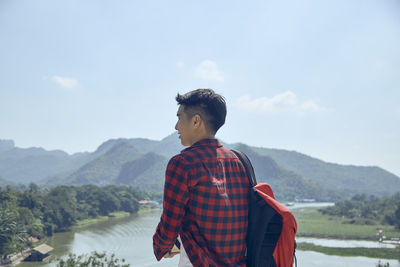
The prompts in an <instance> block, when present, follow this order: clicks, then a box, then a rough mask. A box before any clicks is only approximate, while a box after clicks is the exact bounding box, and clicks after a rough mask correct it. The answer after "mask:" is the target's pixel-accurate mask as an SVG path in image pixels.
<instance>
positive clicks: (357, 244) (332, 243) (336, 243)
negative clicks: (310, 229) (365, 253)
mask: <svg viewBox="0 0 400 267" xmlns="http://www.w3.org/2000/svg"><path fill="white" fill-rule="evenodd" d="M296 241H297V242H298V243H300V242H307V243H312V244H314V245H317V246H323V247H333V248H395V247H396V245H394V244H383V243H379V242H376V241H363V240H340V239H325V238H309V237H297V238H296Z"/></svg>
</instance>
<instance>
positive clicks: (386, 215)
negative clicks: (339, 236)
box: [320, 192, 400, 230]
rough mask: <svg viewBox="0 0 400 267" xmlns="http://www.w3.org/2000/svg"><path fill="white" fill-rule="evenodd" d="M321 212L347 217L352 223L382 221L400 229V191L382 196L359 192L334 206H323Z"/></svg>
mask: <svg viewBox="0 0 400 267" xmlns="http://www.w3.org/2000/svg"><path fill="white" fill-rule="evenodd" d="M320 212H321V213H322V214H326V215H332V216H340V217H344V218H347V219H348V221H347V222H348V223H352V224H369V225H374V224H376V223H382V224H388V225H393V226H395V227H396V228H397V229H399V230H400V192H397V193H396V194H394V195H391V196H385V197H380V198H379V197H376V196H373V195H370V196H367V195H365V194H357V195H355V196H353V197H352V198H351V199H345V200H341V201H339V202H337V203H335V205H334V206H331V207H326V208H322V209H320Z"/></svg>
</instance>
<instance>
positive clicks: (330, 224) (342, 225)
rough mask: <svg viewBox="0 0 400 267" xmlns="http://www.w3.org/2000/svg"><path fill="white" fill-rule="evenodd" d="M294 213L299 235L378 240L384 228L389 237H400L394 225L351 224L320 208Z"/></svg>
mask: <svg viewBox="0 0 400 267" xmlns="http://www.w3.org/2000/svg"><path fill="white" fill-rule="evenodd" d="M293 214H294V215H295V217H296V221H297V226H298V228H297V235H298V236H309V237H321V238H338V239H363V240H377V233H378V231H379V230H382V231H383V234H384V235H385V236H386V237H387V238H395V237H397V238H399V237H400V231H398V230H397V229H396V228H395V227H394V226H391V225H387V224H386V225H383V224H376V225H367V224H364V225H356V224H349V223H347V222H348V219H346V218H343V217H338V216H328V215H324V214H322V213H321V212H319V211H318V208H306V209H298V210H297V209H295V210H293Z"/></svg>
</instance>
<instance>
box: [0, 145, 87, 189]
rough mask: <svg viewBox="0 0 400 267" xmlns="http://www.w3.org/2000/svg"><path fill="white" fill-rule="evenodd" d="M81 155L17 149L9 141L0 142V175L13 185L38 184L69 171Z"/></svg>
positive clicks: (40, 149) (36, 149) (55, 151)
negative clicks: (44, 179) (45, 178)
mask: <svg viewBox="0 0 400 267" xmlns="http://www.w3.org/2000/svg"><path fill="white" fill-rule="evenodd" d="M82 155H83V153H80V154H78V155H74V156H70V155H68V154H67V153H65V152H64V151H61V150H53V151H46V150H44V149H43V148H18V147H15V146H14V142H13V141H10V140H0V175H1V176H2V177H3V179H6V180H8V181H13V182H14V183H26V184H27V183H30V182H35V183H37V182H39V181H41V180H42V179H43V178H44V177H47V176H51V175H55V174H57V173H60V172H62V171H66V170H68V169H71V168H72V167H73V166H74V165H75V164H77V163H78V162H81V161H82Z"/></svg>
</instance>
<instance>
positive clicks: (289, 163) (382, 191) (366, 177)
mask: <svg viewBox="0 0 400 267" xmlns="http://www.w3.org/2000/svg"><path fill="white" fill-rule="evenodd" d="M253 149H254V150H255V151H257V153H259V154H261V155H266V156H269V157H271V158H273V159H274V160H275V161H276V162H277V163H278V164H279V165H280V166H283V167H284V168H286V169H289V170H292V171H294V172H296V173H298V174H300V175H302V176H303V177H305V178H306V179H309V180H310V181H313V182H315V183H317V184H320V185H321V186H322V187H323V188H324V189H327V190H335V191H339V192H341V193H342V194H344V196H353V195H355V194H363V193H365V194H372V195H377V196H383V195H391V194H394V193H395V192H397V191H398V190H399V189H400V178H399V177H397V176H396V175H394V174H392V173H390V172H388V171H386V170H384V169H382V168H379V167H365V166H351V165H339V164H334V163H328V162H324V161H322V160H319V159H316V158H312V157H310V156H307V155H304V154H301V153H298V152H295V151H287V150H281V149H268V148H253Z"/></svg>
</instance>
